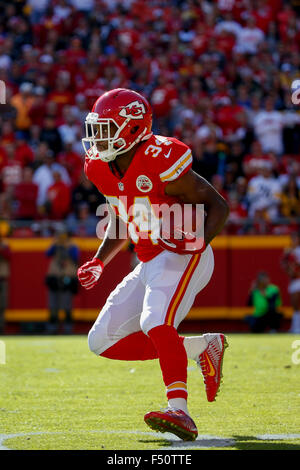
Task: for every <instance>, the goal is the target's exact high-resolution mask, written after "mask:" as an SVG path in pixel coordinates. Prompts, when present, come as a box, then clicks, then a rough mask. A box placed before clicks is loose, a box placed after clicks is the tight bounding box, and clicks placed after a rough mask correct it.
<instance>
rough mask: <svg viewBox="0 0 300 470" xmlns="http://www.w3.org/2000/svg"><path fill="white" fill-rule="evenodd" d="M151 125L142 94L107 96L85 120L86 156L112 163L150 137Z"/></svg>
mask: <svg viewBox="0 0 300 470" xmlns="http://www.w3.org/2000/svg"><path fill="white" fill-rule="evenodd" d="M151 126H152V112H151V108H150V105H149V103H148V102H147V100H146V99H145V98H144V97H142V96H141V95H140V94H139V93H136V92H134V91H132V90H127V89H124V88H118V89H116V90H111V91H109V92H107V93H104V95H102V96H101V97H100V98H98V100H97V101H96V103H95V104H94V106H93V110H92V112H91V113H89V114H88V115H87V117H86V121H85V131H86V137H85V138H83V139H82V144H83V147H84V150H85V153H86V156H87V158H90V159H92V160H98V159H100V160H102V161H104V162H110V161H112V160H114V159H115V158H116V157H117V156H118V155H120V154H123V153H125V152H127V151H129V150H130V149H131V148H132V147H134V145H136V144H137V143H139V142H140V141H141V140H147V139H148V138H149V137H151V135H152V131H151Z"/></svg>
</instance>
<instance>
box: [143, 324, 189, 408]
mask: <svg viewBox="0 0 300 470" xmlns="http://www.w3.org/2000/svg"><path fill="white" fill-rule="evenodd" d="M148 335H149V337H150V339H151V340H152V342H153V344H154V346H155V348H156V350H157V352H158V357H159V363H160V367H161V371H162V376H163V380H164V383H165V386H166V388H167V398H168V400H169V399H170V398H185V399H186V398H187V395H188V394H187V389H186V383H187V364H188V360H187V355H186V350H185V348H184V345H183V338H182V337H180V336H179V335H178V333H177V331H176V329H175V328H174V327H173V326H169V325H161V326H157V327H155V328H152V330H150V331H148Z"/></svg>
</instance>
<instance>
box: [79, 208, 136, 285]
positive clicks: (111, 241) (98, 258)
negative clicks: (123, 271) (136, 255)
mask: <svg viewBox="0 0 300 470" xmlns="http://www.w3.org/2000/svg"><path fill="white" fill-rule="evenodd" d="M107 208H108V212H109V215H110V220H109V223H108V226H107V229H106V231H105V235H104V238H103V241H102V243H101V245H100V246H99V248H98V250H97V252H96V254H95V256H94V257H93V259H92V260H90V261H87V263H85V264H83V265H82V266H81V267H80V268H79V269H78V271H77V275H78V279H79V281H80V283H81V285H82V286H83V287H85V289H91V288H92V287H94V286H95V284H96V283H97V282H98V280H99V278H100V276H101V274H102V272H103V269H104V266H106V265H107V264H108V263H109V262H110V261H111V260H112V259H113V258H114V256H116V254H117V253H118V252H119V251H120V250H121V249H122V248H123V246H124V245H125V244H126V242H127V240H128V239H127V238H126V237H125V238H124V236H123V237H122V238H120V236H119V235H120V234H124V233H127V227H126V225H125V224H124V222H122V220H121V219H120V217H117V216H116V215H115V212H114V210H113V209H112V208H111V207H110V205H109V204H108V205H107Z"/></svg>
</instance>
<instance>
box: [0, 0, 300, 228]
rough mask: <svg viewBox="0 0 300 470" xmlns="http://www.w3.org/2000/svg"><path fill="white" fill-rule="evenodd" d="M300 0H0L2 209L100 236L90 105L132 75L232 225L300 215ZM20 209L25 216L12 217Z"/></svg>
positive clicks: (30, 221)
mask: <svg viewBox="0 0 300 470" xmlns="http://www.w3.org/2000/svg"><path fill="white" fill-rule="evenodd" d="M297 78H298V79H300V0H294V1H293V0H291V1H284V0H215V1H214V0H149V1H147V2H145V1H143V0H122V1H117V0H23V1H22V0H20V1H17V0H16V1H10V2H6V1H2V0H0V80H2V81H3V82H4V83H5V85H6V105H5V106H3V105H2V106H0V107H1V115H0V214H1V219H2V221H3V222H5V223H7V226H8V227H10V228H9V229H10V230H13V233H14V235H15V236H17V235H20V236H24V235H26V234H29V235H30V234H34V233H42V234H43V233H46V232H47V230H48V228H47V227H49V224H48V225H47V223H48V222H49V221H50V222H51V221H64V223H66V224H67V227H68V229H69V231H70V232H71V233H72V234H75V235H84V236H93V235H95V226H96V223H97V221H98V218H97V217H96V209H97V206H98V205H99V204H100V203H101V202H103V200H102V199H101V195H100V194H99V193H98V191H97V190H96V188H95V187H94V186H93V185H92V184H91V183H90V182H88V181H87V180H86V178H85V176H84V174H83V171H82V170H83V160H84V154H83V149H82V145H81V138H82V137H83V133H84V128H83V123H84V119H85V116H86V114H87V113H88V112H89V110H90V109H91V107H92V105H93V103H94V101H95V100H96V99H97V98H98V97H99V96H100V95H101V94H102V93H104V92H105V91H107V90H110V89H112V88H116V87H125V88H131V89H134V90H136V91H138V92H141V93H142V94H144V95H145V96H146V97H147V98H148V99H149V100H150V102H151V104H152V107H153V111H154V126H153V130H154V132H155V133H158V134H162V135H171V136H174V137H177V138H179V139H180V140H182V141H184V142H185V143H186V144H188V145H189V146H190V147H191V148H192V150H193V156H194V164H193V165H194V170H195V171H196V172H198V173H199V174H201V175H202V176H204V177H205V178H206V179H207V180H209V181H210V182H211V183H212V184H213V185H214V186H215V187H216V188H217V189H218V191H219V192H220V193H221V194H222V195H223V196H224V197H225V198H226V199H227V201H228V202H229V205H230V208H231V212H230V217H229V220H228V223H227V225H226V228H225V232H227V233H237V234H239V233H287V232H289V231H290V230H293V229H294V228H295V227H296V226H297V225H299V220H300V203H299V202H300V105H297V104H293V103H292V99H291V97H292V91H291V84H292V82H293V81H294V80H295V79H297ZM13 221H17V222H13Z"/></svg>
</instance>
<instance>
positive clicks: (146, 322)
mask: <svg viewBox="0 0 300 470" xmlns="http://www.w3.org/2000/svg"><path fill="white" fill-rule="evenodd" d="M160 325H161V323H159V321H158V320H157V319H155V318H151V317H149V316H146V317H143V316H142V317H141V319H140V326H141V330H142V331H143V333H145V335H147V334H148V331H150V330H152V328H155V327H156V326H160Z"/></svg>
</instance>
